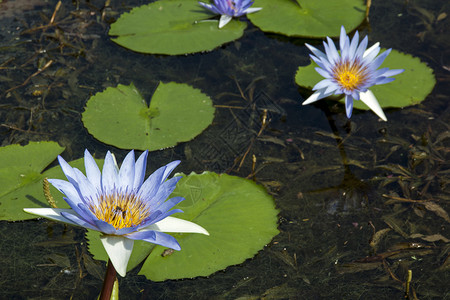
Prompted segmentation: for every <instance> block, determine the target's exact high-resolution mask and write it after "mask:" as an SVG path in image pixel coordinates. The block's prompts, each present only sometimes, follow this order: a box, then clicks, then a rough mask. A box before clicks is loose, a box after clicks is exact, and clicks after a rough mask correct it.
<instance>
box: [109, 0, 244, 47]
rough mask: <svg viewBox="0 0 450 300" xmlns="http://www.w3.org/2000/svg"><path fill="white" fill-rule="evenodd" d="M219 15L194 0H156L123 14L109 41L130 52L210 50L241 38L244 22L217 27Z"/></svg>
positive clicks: (233, 21)
mask: <svg viewBox="0 0 450 300" xmlns="http://www.w3.org/2000/svg"><path fill="white" fill-rule="evenodd" d="M218 24H219V22H218V17H214V15H213V14H211V13H210V12H209V11H208V10H207V9H205V8H203V7H202V6H200V5H199V4H198V2H197V1H193V0H165V1H156V2H153V3H150V4H147V5H143V6H140V7H136V8H134V9H132V10H131V11H130V12H128V13H124V14H122V15H121V16H120V18H119V19H118V20H117V21H116V22H115V23H113V24H111V29H110V30H109V35H110V36H112V41H113V42H115V43H117V44H119V45H121V46H123V47H125V48H128V49H130V50H133V51H137V52H142V53H154V54H169V55H178V54H186V53H194V52H201V51H210V50H213V49H214V48H217V47H219V46H220V45H222V44H225V43H228V42H231V41H233V40H236V39H238V38H240V37H241V36H242V35H243V33H244V29H245V28H246V27H247V24H246V23H245V22H240V21H238V20H232V21H231V22H230V23H228V24H227V26H225V27H224V28H221V29H219V28H218Z"/></svg>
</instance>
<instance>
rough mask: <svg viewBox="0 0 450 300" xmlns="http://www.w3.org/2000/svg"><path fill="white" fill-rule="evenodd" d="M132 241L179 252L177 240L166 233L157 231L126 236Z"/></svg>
mask: <svg viewBox="0 0 450 300" xmlns="http://www.w3.org/2000/svg"><path fill="white" fill-rule="evenodd" d="M126 237H127V238H129V239H132V240H142V241H146V242H150V243H153V244H157V245H161V246H164V247H168V248H172V249H174V250H181V247H180V244H178V242H177V240H176V239H175V238H174V237H173V236H171V235H168V234H167V233H163V232H158V231H136V232H133V233H130V234H128V235H127V236H126Z"/></svg>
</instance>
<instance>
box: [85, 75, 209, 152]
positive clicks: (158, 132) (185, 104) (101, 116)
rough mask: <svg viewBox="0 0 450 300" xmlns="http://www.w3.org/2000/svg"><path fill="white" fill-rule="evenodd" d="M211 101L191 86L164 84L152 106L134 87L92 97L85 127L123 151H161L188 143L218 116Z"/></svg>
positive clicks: (112, 89)
mask: <svg viewBox="0 0 450 300" xmlns="http://www.w3.org/2000/svg"><path fill="white" fill-rule="evenodd" d="M214 111H215V109H214V107H213V106H212V101H211V99H210V98H209V97H208V96H206V95H205V94H203V93H201V92H200V90H198V89H195V88H193V87H191V86H189V85H187V84H179V83H173V82H170V83H160V84H159V86H158V88H157V89H156V91H155V93H154V95H153V97H152V100H151V102H150V107H149V106H147V104H146V103H145V100H144V99H143V98H142V96H141V95H140V94H139V92H138V90H137V89H136V88H135V87H134V85H133V84H131V85H129V86H125V85H121V84H119V85H118V86H117V87H116V88H114V87H109V88H107V89H106V90H105V91H103V92H100V93H97V94H96V95H94V96H92V97H91V98H90V99H89V101H88V103H87V104H86V109H85V112H84V113H83V116H82V120H83V123H84V126H86V128H87V129H88V131H89V133H91V134H92V135H93V136H94V137H95V138H97V139H98V140H100V141H102V142H104V143H106V144H109V145H114V146H116V147H118V148H122V149H140V150H146V149H148V150H150V151H152V150H158V149H162V148H167V147H172V146H174V145H176V144H177V143H180V142H186V141H189V140H191V139H193V138H194V137H196V136H197V135H198V134H200V133H201V132H202V131H203V130H204V129H205V128H206V127H208V126H209V125H210V124H211V123H212V120H213V117H214Z"/></svg>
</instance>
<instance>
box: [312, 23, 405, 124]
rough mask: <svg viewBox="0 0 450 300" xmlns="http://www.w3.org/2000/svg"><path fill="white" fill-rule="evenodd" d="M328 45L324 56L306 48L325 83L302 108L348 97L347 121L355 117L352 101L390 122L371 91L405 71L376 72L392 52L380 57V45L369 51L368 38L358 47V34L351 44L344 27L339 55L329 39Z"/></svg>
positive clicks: (316, 87) (315, 50)
mask: <svg viewBox="0 0 450 300" xmlns="http://www.w3.org/2000/svg"><path fill="white" fill-rule="evenodd" d="M327 41H328V44H327V43H325V42H324V43H323V44H324V47H325V53H323V52H321V51H319V50H318V49H316V48H315V47H313V46H311V45H308V44H306V46H307V47H308V48H309V49H310V50H311V52H312V53H313V54H312V55H310V57H311V59H312V60H314V61H315V62H316V63H317V64H318V65H319V68H316V71H317V72H318V73H319V74H320V75H322V76H323V77H325V79H324V80H322V81H320V82H319V83H317V84H316V85H315V86H314V88H313V90H314V91H316V92H315V93H314V94H312V95H311V96H310V97H309V98H308V99H306V101H305V102H303V105H306V104H310V103H313V102H315V101H317V100H319V99H322V98H325V97H328V96H330V95H333V94H334V95H341V94H345V110H346V113H347V117H348V118H350V117H351V115H352V110H353V100H361V101H362V102H364V103H365V104H366V105H367V106H368V107H369V108H370V109H371V110H372V111H373V112H375V113H376V114H377V115H378V116H379V117H380V118H381V119H383V120H384V121H387V118H386V116H385V114H384V112H383V110H382V109H381V107H380V104H379V103H378V101H377V99H376V98H375V95H374V94H373V93H372V92H371V91H370V90H369V88H370V87H371V86H373V85H377V84H385V83H388V82H391V81H393V80H394V79H395V78H391V76H394V75H397V74H400V73H402V72H403V71H404V70H401V69H395V70H389V68H382V69H379V70H377V69H378V67H379V66H380V65H381V64H382V63H383V61H384V59H385V58H386V57H387V56H388V55H389V53H390V52H391V49H388V50H386V51H384V52H383V53H382V54H380V55H378V53H379V52H380V47H379V45H380V43H376V44H374V45H373V46H372V47H370V48H369V49H367V50H366V48H367V43H368V39H367V36H366V37H365V38H364V39H363V40H362V41H361V43H360V44H359V45H358V43H359V34H358V31H356V33H355V35H354V36H353V39H352V40H351V42H350V38H349V37H348V36H347V34H346V32H345V28H344V26H342V27H341V35H340V39H339V47H340V53H339V52H338V51H337V49H336V46H335V45H334V43H333V41H332V40H331V39H330V38H329V37H327ZM377 55H378V56H377Z"/></svg>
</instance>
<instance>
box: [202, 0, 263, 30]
mask: <svg viewBox="0 0 450 300" xmlns="http://www.w3.org/2000/svg"><path fill="white" fill-rule="evenodd" d="M253 2H254V1H252V0H214V5H213V4H207V3H203V2H198V3H199V4H200V5H201V6H203V7H205V8H206V9H209V10H210V11H212V12H213V13H216V14H219V15H221V16H220V20H219V28H222V27H223V26H225V25H227V24H228V22H230V21H231V19H232V18H233V17H240V16H242V15H245V14H250V13H253V12H256V11H259V10H261V9H262V7H253V8H252V7H250V6H252V5H253Z"/></svg>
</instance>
